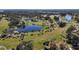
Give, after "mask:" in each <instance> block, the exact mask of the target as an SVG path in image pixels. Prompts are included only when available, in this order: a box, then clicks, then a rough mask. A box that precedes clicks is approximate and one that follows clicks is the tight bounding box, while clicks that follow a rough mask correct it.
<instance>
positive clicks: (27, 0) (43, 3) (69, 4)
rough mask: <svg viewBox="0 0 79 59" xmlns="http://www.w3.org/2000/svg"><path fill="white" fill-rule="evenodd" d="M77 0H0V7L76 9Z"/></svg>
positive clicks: (78, 3)
mask: <svg viewBox="0 0 79 59" xmlns="http://www.w3.org/2000/svg"><path fill="white" fill-rule="evenodd" d="M78 5H79V2H78V0H0V9H62V8H63V9H78Z"/></svg>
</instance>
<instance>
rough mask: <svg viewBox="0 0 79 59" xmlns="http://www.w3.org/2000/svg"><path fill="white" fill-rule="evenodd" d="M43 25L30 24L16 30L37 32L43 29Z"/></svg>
mask: <svg viewBox="0 0 79 59" xmlns="http://www.w3.org/2000/svg"><path fill="white" fill-rule="evenodd" d="M42 29H43V28H42V26H37V25H29V26H25V27H24V28H23V27H21V28H18V29H16V31H18V32H36V31H40V30H42Z"/></svg>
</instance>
